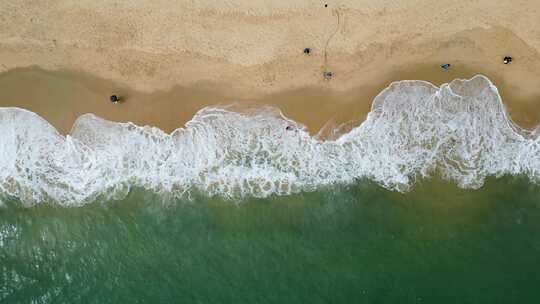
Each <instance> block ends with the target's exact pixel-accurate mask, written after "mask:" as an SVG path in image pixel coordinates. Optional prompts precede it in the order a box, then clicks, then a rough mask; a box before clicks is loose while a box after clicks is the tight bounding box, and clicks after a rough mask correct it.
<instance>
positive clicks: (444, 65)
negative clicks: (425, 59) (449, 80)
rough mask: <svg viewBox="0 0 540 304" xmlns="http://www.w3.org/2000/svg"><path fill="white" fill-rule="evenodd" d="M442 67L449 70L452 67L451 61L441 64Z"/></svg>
mask: <svg viewBox="0 0 540 304" xmlns="http://www.w3.org/2000/svg"><path fill="white" fill-rule="evenodd" d="M441 68H443V69H445V70H448V69H450V63H445V64H441Z"/></svg>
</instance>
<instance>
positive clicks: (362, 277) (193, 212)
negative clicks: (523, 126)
mask: <svg viewBox="0 0 540 304" xmlns="http://www.w3.org/2000/svg"><path fill="white" fill-rule="evenodd" d="M4 203H5V204H4V207H3V208H1V209H0V302H1V303H31V302H32V303H538V302H539V301H540V293H538V284H539V283H540V233H539V232H540V187H538V186H534V185H532V184H530V182H528V179H521V178H503V179H499V180H495V179H491V180H488V181H487V183H486V185H485V186H484V187H483V188H481V189H480V190H461V189H458V188H457V187H455V186H454V185H452V184H446V183H443V182H439V181H424V182H422V183H419V184H417V185H416V186H415V190H414V191H412V192H410V193H407V194H400V193H396V192H391V191H388V190H385V189H383V188H381V187H379V186H377V185H375V184H373V183H371V182H368V181H364V182H358V183H356V184H355V185H351V186H347V187H333V188H325V189H320V190H318V191H316V192H312V193H304V194H298V195H292V196H281V197H270V198H267V199H249V200H245V201H242V202H240V203H235V202H232V201H227V200H223V199H220V198H208V197H205V196H195V197H194V198H193V200H191V201H188V200H185V201H179V200H174V201H166V202H164V201H163V199H162V198H160V197H158V196H157V195H155V194H152V193H151V192H148V191H143V190H133V191H131V193H130V194H129V195H128V197H127V198H125V199H124V200H122V201H110V202H96V203H93V204H89V205H87V206H84V207H80V208H61V207H55V206H52V205H38V206H34V207H30V208H25V207H22V206H21V203H20V202H17V201H15V200H12V201H4Z"/></svg>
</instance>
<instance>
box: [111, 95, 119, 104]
mask: <svg viewBox="0 0 540 304" xmlns="http://www.w3.org/2000/svg"><path fill="white" fill-rule="evenodd" d="M119 101H120V98H118V96H116V95H111V102H112V103H117V102H119Z"/></svg>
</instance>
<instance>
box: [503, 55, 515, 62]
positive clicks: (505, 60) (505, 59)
mask: <svg viewBox="0 0 540 304" xmlns="http://www.w3.org/2000/svg"><path fill="white" fill-rule="evenodd" d="M512 60H513V58H512V57H510V56H506V57H504V58H503V63H504V64H509V63H510V62H512Z"/></svg>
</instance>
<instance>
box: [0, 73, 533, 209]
mask: <svg viewBox="0 0 540 304" xmlns="http://www.w3.org/2000/svg"><path fill="white" fill-rule="evenodd" d="M291 124H292V125H294V126H295V127H294V128H292V130H287V126H290V125H291ZM539 151H540V139H539V137H538V136H537V130H533V131H527V130H523V129H521V128H520V127H518V126H517V125H516V124H514V123H513V122H512V121H511V119H510V117H509V116H508V114H507V112H506V110H505V108H504V105H503V103H502V101H501V98H500V95H499V94H498V91H497V88H496V87H495V86H494V85H493V84H492V83H491V82H490V81H489V79H487V78H486V77H484V76H481V75H479V76H475V77H474V78H472V79H470V80H454V81H452V82H451V83H449V84H444V85H442V86H441V87H440V88H439V87H436V86H434V85H432V84H430V83H428V82H424V81H399V82H394V83H392V84H391V85H390V86H389V87H388V88H386V89H385V90H383V91H382V92H381V93H380V94H379V95H378V96H377V97H376V98H375V100H374V102H373V106H372V110H371V112H370V113H369V115H368V117H367V119H366V120H365V121H364V122H363V123H362V124H361V125H360V126H358V127H356V128H354V129H352V130H351V131H350V132H348V133H345V134H343V135H341V136H340V137H339V138H337V139H335V140H326V141H322V140H319V139H317V138H315V137H312V136H310V134H309V133H308V132H306V131H305V129H304V128H303V127H302V126H301V125H300V124H296V123H294V122H292V121H290V120H288V119H287V118H285V117H284V116H283V115H281V113H280V112H279V111H277V110H275V109H270V108H264V109H259V110H257V111H252V112H248V113H239V112H234V111H232V110H229V109H227V108H204V109H202V110H200V111H199V112H198V113H197V114H196V115H195V116H194V117H193V119H192V120H191V121H190V122H189V123H187V124H186V127H185V128H180V129H177V130H175V131H174V132H172V133H171V134H166V133H164V132H163V131H161V130H159V129H157V128H153V127H148V126H145V127H140V126H136V125H134V124H132V123H116V122H110V121H106V120H104V119H101V118H99V117H96V116H94V115H92V114H85V115H83V116H81V117H79V118H78V119H77V121H76V123H75V124H74V126H73V129H72V131H71V132H70V134H69V135H67V136H62V135H61V134H59V133H58V131H57V130H56V129H55V128H54V127H52V126H51V125H50V124H49V123H48V122H47V121H45V120H44V119H42V118H41V117H39V116H38V115H37V114H35V113H33V112H29V111H27V110H23V109H19V108H0V192H1V193H2V195H4V196H15V197H18V198H19V199H20V200H21V201H23V202H25V203H26V204H33V203H38V202H44V201H49V202H55V203H57V204H61V205H65V206H79V205H83V204H85V203H88V202H91V201H93V200H95V199H96V198H98V197H106V198H122V197H123V196H125V195H126V194H127V193H128V191H129V189H130V187H133V186H137V187H143V188H145V189H148V190H152V191H155V192H158V193H163V194H168V195H170V194H172V195H175V196H189V195H190V193H192V192H193V191H201V192H203V193H207V194H208V195H221V196H224V197H230V198H241V197H245V196H254V197H266V196H269V195H272V194H277V195H286V194H291V193H296V192H300V191H310V190H313V189H315V188H317V187H319V186H323V185H331V184H346V183H352V182H354V181H355V180H356V179H359V178H369V179H371V180H373V181H375V182H377V183H379V184H380V185H381V186H383V187H385V188H388V189H391V190H395V191H401V192H405V191H408V190H410V189H411V188H412V187H413V185H414V183H415V181H416V180H417V179H419V178H426V177H429V176H431V175H433V174H438V175H440V176H441V177H442V178H444V179H446V180H450V181H453V182H455V183H457V185H458V186H460V187H463V188H479V187H481V186H482V185H483V183H484V180H485V178H486V177H487V176H501V175H505V174H510V175H518V174H525V175H528V176H529V177H530V178H531V179H532V180H533V181H536V180H538V178H539V177H540V153H539Z"/></svg>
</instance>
